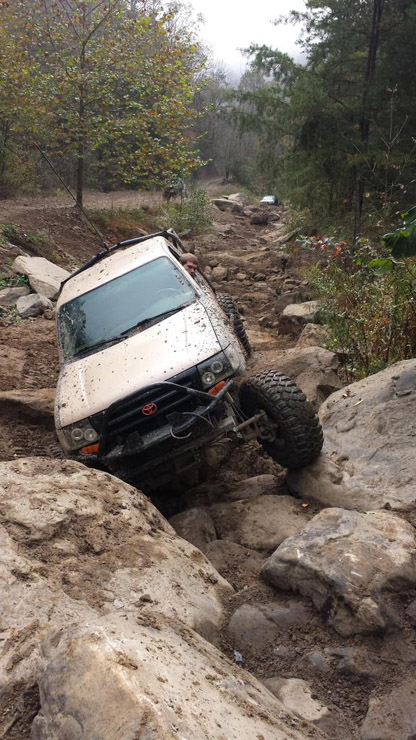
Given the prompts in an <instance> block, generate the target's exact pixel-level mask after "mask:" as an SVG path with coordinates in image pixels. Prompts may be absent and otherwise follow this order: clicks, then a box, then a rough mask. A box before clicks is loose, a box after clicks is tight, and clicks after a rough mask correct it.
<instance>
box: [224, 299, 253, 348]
mask: <svg viewBox="0 0 416 740" xmlns="http://www.w3.org/2000/svg"><path fill="white" fill-rule="evenodd" d="M217 301H218V303H219V304H220V306H221V308H222V310H223V311H224V313H226V314H227V316H228V317H229V319H230V321H231V324H232V327H233V330H234V334H235V335H236V337H237V339H238V340H239V342H240V344H241V346H242V348H243V350H244V354H245V356H246V357H250V355H251V344H250V342H249V339H248V336H247V334H246V330H245V328H244V324H243V320H242V318H241V315H240V312H239V310H238V308H237V306H236V305H235V303H234V300H233V299H232V298H231V296H230V295H228V294H227V293H218V294H217Z"/></svg>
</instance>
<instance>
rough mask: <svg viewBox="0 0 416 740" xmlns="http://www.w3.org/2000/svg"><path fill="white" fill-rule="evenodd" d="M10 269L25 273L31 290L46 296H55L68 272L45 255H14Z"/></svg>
mask: <svg viewBox="0 0 416 740" xmlns="http://www.w3.org/2000/svg"><path fill="white" fill-rule="evenodd" d="M12 269H13V270H14V272H17V273H19V274H22V275H27V276H28V278H29V283H30V286H31V288H32V290H33V291H34V292H35V293H40V294H41V295H43V296H46V298H55V297H56V296H57V294H58V292H59V289H60V287H61V283H62V281H63V280H66V278H68V277H69V275H70V273H69V272H68V271H67V270H64V269H63V268H62V267H59V266H58V265H55V264H54V263H53V262H50V261H49V260H47V259H45V257H22V256H19V257H16V259H15V261H14V262H13V265H12Z"/></svg>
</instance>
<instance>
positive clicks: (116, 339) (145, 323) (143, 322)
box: [72, 301, 192, 357]
mask: <svg viewBox="0 0 416 740" xmlns="http://www.w3.org/2000/svg"><path fill="white" fill-rule="evenodd" d="M191 303H192V301H191ZM189 305H190V304H189V303H184V304H182V306H178V307H177V308H171V309H170V311H162V313H158V314H156V315H155V316H147V317H146V318H145V319H140V321H138V322H137V324H133V326H130V327H129V328H128V329H124V331H122V332H121V333H120V334H117V336H115V337H112V338H111V339H103V340H102V341H101V342H97V343H96V344H89V345H88V346H87V347H80V349H79V350H78V351H77V352H75V354H73V355H72V356H73V357H80V356H81V355H83V354H84V353H85V352H89V351H90V350H98V349H102V348H103V347H107V346H108V345H110V344H116V343H117V342H119V341H120V340H121V339H125V337H126V335H127V334H129V333H130V332H132V331H134V330H135V329H138V328H139V327H144V326H148V325H149V324H150V323H151V322H153V321H157V319H161V318H162V317H163V318H167V317H168V316H172V314H174V313H177V312H178V311H180V310H181V309H182V308H185V306H189Z"/></svg>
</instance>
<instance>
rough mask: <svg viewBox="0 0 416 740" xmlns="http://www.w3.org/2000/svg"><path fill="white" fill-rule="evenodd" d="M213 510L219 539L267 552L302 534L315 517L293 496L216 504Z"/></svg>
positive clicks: (260, 497) (263, 497) (264, 497)
mask: <svg viewBox="0 0 416 740" xmlns="http://www.w3.org/2000/svg"><path fill="white" fill-rule="evenodd" d="M209 510H210V514H211V516H212V518H213V520H214V524H215V529H216V530H217V534H218V537H219V539H224V540H230V541H231V542H236V543H237V544H238V545H242V546H243V547H248V548H249V549H252V550H260V551H266V552H271V551H273V550H275V549H276V547H277V546H278V545H279V544H280V543H281V542H283V540H284V539H286V537H291V536H292V535H294V534H297V533H298V532H300V531H301V530H302V529H303V528H304V527H305V525H306V524H307V523H308V521H309V520H310V518H311V516H312V515H311V514H310V513H309V511H308V508H306V507H303V506H302V502H301V501H298V500H297V499H294V498H292V497H291V496H270V495H265V496H259V497H258V498H255V499H248V500H243V501H234V502H232V503H222V504H214V505H213V506H211V507H210V509H209Z"/></svg>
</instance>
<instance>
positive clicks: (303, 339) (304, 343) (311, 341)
mask: <svg viewBox="0 0 416 740" xmlns="http://www.w3.org/2000/svg"><path fill="white" fill-rule="evenodd" d="M330 339H331V334H330V332H329V329H327V328H326V327H325V326H322V324H306V325H305V327H304V328H303V330H302V333H301V335H300V337H299V339H298V341H297V342H296V347H316V346H318V347H325V346H326V345H327V344H328V342H329V341H330Z"/></svg>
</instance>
